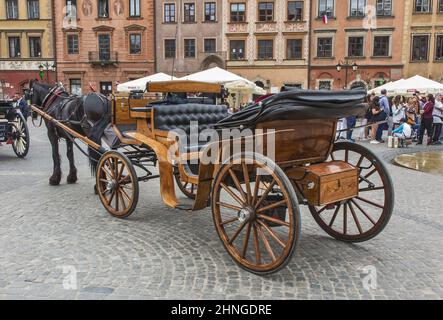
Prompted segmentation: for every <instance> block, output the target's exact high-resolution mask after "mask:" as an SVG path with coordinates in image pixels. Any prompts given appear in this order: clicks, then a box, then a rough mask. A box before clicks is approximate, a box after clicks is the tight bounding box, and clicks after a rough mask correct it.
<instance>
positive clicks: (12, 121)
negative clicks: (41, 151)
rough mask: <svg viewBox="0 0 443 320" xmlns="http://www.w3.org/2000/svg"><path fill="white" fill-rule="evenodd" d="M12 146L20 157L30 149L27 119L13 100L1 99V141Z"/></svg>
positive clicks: (24, 155)
mask: <svg viewBox="0 0 443 320" xmlns="http://www.w3.org/2000/svg"><path fill="white" fill-rule="evenodd" d="M3 142H5V143H7V144H10V145H11V146H12V149H13V150H14V153H15V154H16V155H17V157H19V158H24V157H26V155H27V154H28V151H29V142H30V138H29V130H28V126H27V123H26V119H25V117H24V116H23V114H22V113H21V112H20V110H19V108H18V107H17V106H16V104H15V102H13V101H5V100H0V143H3Z"/></svg>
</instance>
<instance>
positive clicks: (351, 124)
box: [346, 117, 357, 140]
mask: <svg viewBox="0 0 443 320" xmlns="http://www.w3.org/2000/svg"><path fill="white" fill-rule="evenodd" d="M346 122H347V128H348V131H347V132H346V139H348V140H351V139H352V133H353V131H354V130H349V129H353V128H355V124H356V123H357V117H348V118H346Z"/></svg>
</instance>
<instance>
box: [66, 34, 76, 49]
mask: <svg viewBox="0 0 443 320" xmlns="http://www.w3.org/2000/svg"><path fill="white" fill-rule="evenodd" d="M66 41H67V43H68V46H67V47H68V54H78V53H79V50H78V35H77V34H68V35H67V37H66Z"/></svg>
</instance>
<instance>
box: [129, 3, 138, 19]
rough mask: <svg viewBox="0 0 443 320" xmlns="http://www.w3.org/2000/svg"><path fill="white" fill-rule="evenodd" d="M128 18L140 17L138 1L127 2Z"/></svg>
mask: <svg viewBox="0 0 443 320" xmlns="http://www.w3.org/2000/svg"><path fill="white" fill-rule="evenodd" d="M129 16H130V17H140V0H130V1H129Z"/></svg>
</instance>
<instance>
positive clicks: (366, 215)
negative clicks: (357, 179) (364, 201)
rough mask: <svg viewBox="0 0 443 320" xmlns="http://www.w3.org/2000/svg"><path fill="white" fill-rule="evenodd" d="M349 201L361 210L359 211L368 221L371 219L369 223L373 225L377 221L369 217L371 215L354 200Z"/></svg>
mask: <svg viewBox="0 0 443 320" xmlns="http://www.w3.org/2000/svg"><path fill="white" fill-rule="evenodd" d="M351 202H352V203H353V204H354V205H355V206H356V207H357V208H358V209H359V210H360V211H361V213H363V215H364V216H365V217H366V218H368V220H369V221H371V223H372V224H373V225H374V226H375V225H376V224H377V223H376V222H375V221H374V219H372V218H371V216H370V215H369V214H367V213H366V211H365V210H363V209H362V207H360V205H359V204H358V203H357V202H355V201H354V200H351Z"/></svg>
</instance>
